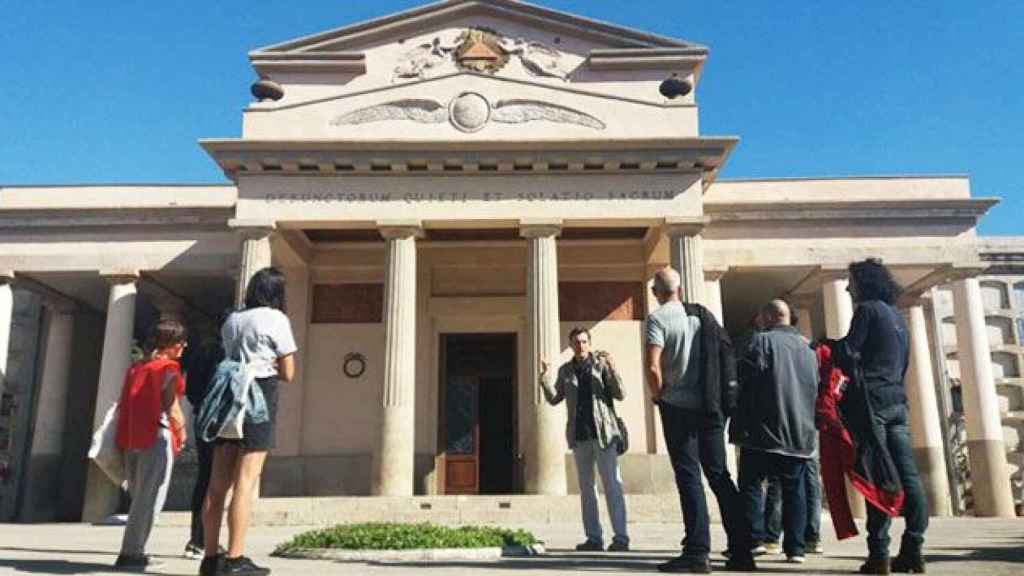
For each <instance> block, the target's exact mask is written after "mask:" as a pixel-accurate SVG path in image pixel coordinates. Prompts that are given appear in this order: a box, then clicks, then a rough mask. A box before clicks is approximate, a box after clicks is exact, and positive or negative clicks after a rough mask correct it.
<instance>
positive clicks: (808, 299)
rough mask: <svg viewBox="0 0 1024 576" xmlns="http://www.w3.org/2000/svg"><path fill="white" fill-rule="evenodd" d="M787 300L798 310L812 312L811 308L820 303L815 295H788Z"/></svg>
mask: <svg viewBox="0 0 1024 576" xmlns="http://www.w3.org/2000/svg"><path fill="white" fill-rule="evenodd" d="M785 300H786V301H787V302H789V303H790V304H792V305H793V307H795V308H797V309H798V310H810V308H811V306H814V303H815V302H817V301H818V295H817V294H815V293H800V294H787V295H786V298H785Z"/></svg>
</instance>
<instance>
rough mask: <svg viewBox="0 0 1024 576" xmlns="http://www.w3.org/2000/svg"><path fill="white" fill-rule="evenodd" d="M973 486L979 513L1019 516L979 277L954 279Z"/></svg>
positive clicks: (958, 352)
mask: <svg viewBox="0 0 1024 576" xmlns="http://www.w3.org/2000/svg"><path fill="white" fill-rule="evenodd" d="M953 305H954V308H955V315H956V336H957V360H958V362H959V363H960V379H961V390H962V392H963V402H964V416H965V419H966V423H967V449H968V453H969V458H970V464H971V489H972V491H973V493H974V514H975V515H976V516H998V517H1004V518H1012V517H1014V509H1013V495H1012V493H1011V492H1010V473H1009V470H1008V469H1007V464H1006V447H1005V444H1004V442H1003V426H1002V421H1001V415H1000V410H999V398H998V395H997V393H996V383H995V378H994V376H993V373H992V351H991V348H990V346H989V341H988V331H987V327H986V325H985V309H984V305H983V303H982V300H981V288H980V287H979V285H978V280H977V279H976V278H968V279H966V280H959V281H957V282H954V283H953Z"/></svg>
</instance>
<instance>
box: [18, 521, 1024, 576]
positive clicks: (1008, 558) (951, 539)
mask: <svg viewBox="0 0 1024 576" xmlns="http://www.w3.org/2000/svg"><path fill="white" fill-rule="evenodd" d="M826 522H827V519H826ZM826 526H827V524H826ZM522 527H524V528H528V529H531V530H533V531H534V533H535V534H537V535H538V537H540V538H541V539H543V540H545V542H546V543H547V547H548V553H547V554H546V555H545V556H543V557H539V558H531V559H508V560H503V561H500V562H489V563H475V562H444V563H436V564H422V563H420V564H400V565H394V564H392V565H383V564H374V563H362V562H360V563H337V562H325V561H311V560H285V559H280V558H271V557H269V554H270V552H271V551H272V550H273V548H274V546H275V545H276V544H278V543H279V542H282V541H284V540H286V539H287V538H289V537H290V536H292V535H293V534H296V533H298V532H301V531H303V530H304V528H302V527H292V526H289V527H256V528H253V530H252V532H251V533H250V541H251V548H250V550H251V553H252V555H253V556H254V557H255V558H256V560H257V562H261V563H266V564H267V565H268V566H270V567H271V568H272V569H273V570H274V574H279V575H280V574H301V575H304V576H314V575H316V576H319V575H357V574H358V575H363V574H389V575H395V576H404V575H407V574H413V573H417V574H421V575H423V574H437V575H442V574H444V575H447V574H456V575H474V576H477V575H483V574H494V575H497V574H509V573H510V572H512V571H522V572H524V573H526V574H565V573H570V572H578V573H580V574H587V575H595V574H628V573H645V572H647V573H649V572H653V571H654V566H655V564H657V563H658V562H660V561H663V560H665V559H667V558H669V557H670V556H672V555H674V554H676V553H677V550H678V544H679V538H680V536H681V534H680V528H679V527H676V526H673V525H666V524H636V525H632V526H631V529H632V536H633V539H634V551H633V552H630V553H627V554H592V553H587V554H578V553H576V552H572V551H570V550H571V549H572V546H573V545H574V544H575V543H576V542H577V541H578V540H579V539H580V538H581V537H580V534H579V532H580V529H579V527H578V526H577V525H575V524H544V525H537V526H529V525H523V526H522ZM895 528H896V530H894V534H896V535H898V534H899V533H900V530H902V527H901V525H899V523H898V525H897V526H895ZM122 530H123V529H122V528H120V527H101V526H89V525H81V524H35V525H13V524H5V525H0V574H98V575H99V574H117V572H114V571H113V570H111V565H112V564H113V562H114V559H115V558H116V555H117V549H118V545H119V543H120V539H121V534H122ZM714 530H715V531H714V542H715V545H716V547H721V545H722V543H723V542H724V535H723V533H722V531H721V526H720V525H719V526H715V527H714ZM829 532H830V531H829ZM826 536H831V534H826ZM185 537H186V530H185V529H183V528H181V527H176V526H159V527H157V528H156V529H155V530H154V532H153V537H152V540H151V542H150V552H151V553H152V554H155V555H157V556H159V557H160V558H161V559H164V560H166V561H167V564H166V565H165V566H164V567H162V568H159V569H157V570H154V571H153V573H155V574H172V575H182V576H186V575H187V576H192V575H194V574H196V573H197V570H198V563H197V562H195V561H191V560H185V559H183V558H181V557H180V553H181V551H182V549H183V547H184V543H185ZM864 551H865V548H864V540H863V537H858V538H853V539H851V540H847V541H846V542H843V543H837V542H835V541H834V540H828V541H826V543H825V554H824V555H822V556H810V557H808V562H807V563H806V564H804V565H803V566H799V567H795V568H794V567H793V566H790V565H788V564H785V563H784V559H783V558H782V557H781V556H779V557H763V558H761V559H760V562H759V565H760V568H761V572H763V573H769V574H848V573H851V572H853V571H855V570H856V568H857V566H858V565H859V563H860V561H861V559H862V556H863V555H864ZM926 556H927V560H928V563H929V564H928V573H929V574H956V575H958V576H982V575H985V576H988V575H1010V574H1013V575H1018V574H1024V520H986V519H933V520H932V524H931V528H930V530H929V532H928V542H927V545H926ZM713 564H714V567H715V568H716V571H722V570H719V569H720V568H721V567H722V560H721V557H720V556H717V555H716V556H715V557H714V560H713Z"/></svg>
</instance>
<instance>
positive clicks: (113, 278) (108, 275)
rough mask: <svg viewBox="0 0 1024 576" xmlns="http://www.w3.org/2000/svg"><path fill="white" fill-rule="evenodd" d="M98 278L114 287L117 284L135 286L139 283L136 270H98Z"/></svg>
mask: <svg viewBox="0 0 1024 576" xmlns="http://www.w3.org/2000/svg"><path fill="white" fill-rule="evenodd" d="M100 276H101V277H102V278H103V279H104V280H106V281H107V284H109V285H111V286H116V285H118V284H135V283H136V282H138V281H139V271H138V270H118V269H112V270H100Z"/></svg>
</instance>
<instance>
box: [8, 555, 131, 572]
mask: <svg viewBox="0 0 1024 576" xmlns="http://www.w3.org/2000/svg"><path fill="white" fill-rule="evenodd" d="M0 568H10V569H12V570H13V571H14V572H28V573H30V574H91V573H95V572H111V571H113V570H114V567H113V566H111V565H110V564H98V563H96V562H75V561H72V560H11V559H7V558H4V559H0Z"/></svg>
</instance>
